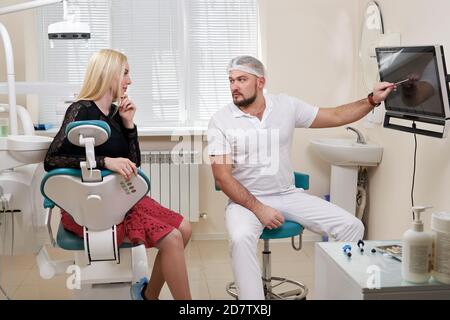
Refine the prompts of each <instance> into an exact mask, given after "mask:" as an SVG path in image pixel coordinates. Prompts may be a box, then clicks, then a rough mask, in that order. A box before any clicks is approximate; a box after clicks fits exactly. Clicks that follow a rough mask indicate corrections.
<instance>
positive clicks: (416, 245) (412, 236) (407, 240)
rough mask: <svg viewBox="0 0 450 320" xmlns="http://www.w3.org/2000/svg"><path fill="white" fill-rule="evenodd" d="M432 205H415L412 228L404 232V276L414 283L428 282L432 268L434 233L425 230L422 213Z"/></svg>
mask: <svg viewBox="0 0 450 320" xmlns="http://www.w3.org/2000/svg"><path fill="white" fill-rule="evenodd" d="M428 208H431V207H423V206H415V207H413V212H414V217H413V224H412V228H411V229H409V230H407V231H406V232H405V233H404V234H403V248H402V277H403V279H404V280H406V281H409V282H414V283H423V282H427V281H428V280H429V279H430V276H431V269H432V247H433V235H432V234H431V232H424V231H423V222H422V220H420V215H421V213H422V212H424V211H425V210H426V209H428Z"/></svg>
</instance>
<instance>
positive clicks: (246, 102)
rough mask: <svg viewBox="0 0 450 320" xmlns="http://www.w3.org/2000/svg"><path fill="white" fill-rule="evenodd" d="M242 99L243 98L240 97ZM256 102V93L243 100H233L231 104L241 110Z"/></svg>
mask: <svg viewBox="0 0 450 320" xmlns="http://www.w3.org/2000/svg"><path fill="white" fill-rule="evenodd" d="M242 97H243V96H242ZM255 100H256V93H255V94H254V95H253V96H252V97H250V98H247V99H244V100H237V99H233V102H234V104H235V105H236V106H238V107H241V108H247V107H248V106H250V105H251V104H252V103H253V102H255Z"/></svg>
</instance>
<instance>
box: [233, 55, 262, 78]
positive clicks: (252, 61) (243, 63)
mask: <svg viewBox="0 0 450 320" xmlns="http://www.w3.org/2000/svg"><path fill="white" fill-rule="evenodd" d="M233 70H240V71H244V72H247V73H250V74H253V75H255V76H257V77H264V76H265V70H264V65H263V64H262V62H261V61H259V60H258V59H256V58H255V57H252V56H237V57H235V58H233V59H231V61H230V63H229V64H228V73H230V71H233Z"/></svg>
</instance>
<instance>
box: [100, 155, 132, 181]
mask: <svg viewBox="0 0 450 320" xmlns="http://www.w3.org/2000/svg"><path fill="white" fill-rule="evenodd" d="M105 167H106V169H109V170H111V171H113V172H116V173H118V174H120V175H121V176H122V177H124V178H125V180H127V181H128V180H130V179H131V177H132V175H133V174H134V175H137V174H138V173H137V167H136V164H134V162H132V161H131V160H130V159H127V158H108V157H105Z"/></svg>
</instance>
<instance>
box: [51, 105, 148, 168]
mask: <svg viewBox="0 0 450 320" xmlns="http://www.w3.org/2000/svg"><path fill="white" fill-rule="evenodd" d="M116 108H117V107H116V106H115V105H112V106H111V111H110V113H109V114H108V116H105V115H104V114H103V113H102V111H101V110H100V109H99V108H98V107H97V105H96V104H95V103H94V101H83V100H82V101H77V102H74V103H72V104H71V105H70V107H69V108H68V109H67V111H66V115H65V116H64V121H63V123H62V125H61V128H60V129H59V132H58V133H57V134H56V136H55V138H54V140H53V142H52V143H51V145H50V148H49V149H48V152H47V155H46V157H45V161H44V168H45V170H46V171H50V170H53V169H56V168H75V169H79V168H80V161H85V160H86V151H85V148H84V147H78V146H76V145H73V144H71V143H70V142H69V140H68V139H67V135H66V133H65V131H66V127H67V125H68V124H69V123H71V122H73V121H82V120H102V121H105V122H106V123H108V125H109V126H110V128H111V136H110V137H109V139H108V140H107V141H106V142H105V143H104V144H102V145H100V146H97V147H95V160H96V162H97V168H98V169H105V157H109V158H118V157H122V158H128V159H130V160H131V161H133V162H134V163H135V164H136V166H138V167H139V166H140V165H141V152H140V149H139V142H138V135H137V128H136V126H134V128H133V129H127V128H125V127H124V126H123V123H122V118H121V117H120V115H119V113H118V112H117V113H115V114H114V110H115V109H116Z"/></svg>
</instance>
